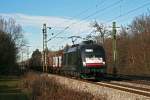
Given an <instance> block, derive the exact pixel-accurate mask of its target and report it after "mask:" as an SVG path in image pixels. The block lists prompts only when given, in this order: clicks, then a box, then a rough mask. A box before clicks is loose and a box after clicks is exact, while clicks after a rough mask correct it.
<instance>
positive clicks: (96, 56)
mask: <svg viewBox="0 0 150 100" xmlns="http://www.w3.org/2000/svg"><path fill="white" fill-rule="evenodd" d="M51 60H52V65H51V70H53V71H54V70H55V72H56V71H57V73H58V72H59V73H64V74H68V75H73V76H78V77H81V78H95V77H103V76H104V75H105V74H106V68H107V67H106V59H105V51H104V49H103V47H102V46H100V45H98V44H96V43H94V42H93V41H83V42H82V43H81V44H76V45H72V46H71V47H67V48H65V49H64V50H63V51H61V53H60V52H57V53H56V54H55V56H52V57H51Z"/></svg>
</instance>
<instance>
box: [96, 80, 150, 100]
mask: <svg viewBox="0 0 150 100" xmlns="http://www.w3.org/2000/svg"><path fill="white" fill-rule="evenodd" d="M94 84H97V85H100V86H104V87H109V88H113V89H117V90H121V91H126V92H130V93H134V94H138V95H143V96H148V97H150V89H147V88H142V87H136V86H130V85H125V84H118V83H110V82H109V83H108V82H97V83H94Z"/></svg>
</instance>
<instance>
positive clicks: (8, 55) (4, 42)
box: [0, 16, 25, 74]
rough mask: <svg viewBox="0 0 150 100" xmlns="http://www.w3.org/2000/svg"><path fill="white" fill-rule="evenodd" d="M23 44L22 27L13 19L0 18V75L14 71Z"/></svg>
mask: <svg viewBox="0 0 150 100" xmlns="http://www.w3.org/2000/svg"><path fill="white" fill-rule="evenodd" d="M24 44H25V40H24V37H23V31H22V27H21V26H20V25H19V24H17V23H16V21H15V20H14V19H12V18H8V19H4V18H3V17H1V16H0V73H2V74H8V73H12V72H14V71H16V69H17V60H18V58H19V55H18V53H19V50H20V49H21V47H22V46H23V45H24Z"/></svg>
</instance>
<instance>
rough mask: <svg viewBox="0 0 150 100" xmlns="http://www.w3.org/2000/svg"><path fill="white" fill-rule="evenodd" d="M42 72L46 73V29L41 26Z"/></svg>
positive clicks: (44, 25) (44, 26)
mask: <svg viewBox="0 0 150 100" xmlns="http://www.w3.org/2000/svg"><path fill="white" fill-rule="evenodd" d="M42 31H43V55H42V58H43V72H45V71H47V27H46V24H43V29H42Z"/></svg>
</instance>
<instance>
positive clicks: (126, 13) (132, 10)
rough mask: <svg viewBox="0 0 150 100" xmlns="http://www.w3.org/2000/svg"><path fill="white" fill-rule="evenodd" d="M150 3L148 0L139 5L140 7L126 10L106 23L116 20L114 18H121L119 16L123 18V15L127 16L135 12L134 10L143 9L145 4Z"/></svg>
mask: <svg viewBox="0 0 150 100" xmlns="http://www.w3.org/2000/svg"><path fill="white" fill-rule="evenodd" d="M148 5H150V2H147V3H145V4H143V5H141V6H138V7H136V8H134V9H131V10H129V11H127V12H125V13H123V14H121V15H119V16H116V17H114V18H112V19H110V20H108V21H106V23H109V22H112V21H114V20H116V19H119V18H121V17H124V16H127V15H129V14H130V13H133V12H135V11H137V10H139V9H141V8H144V7H145V6H148Z"/></svg>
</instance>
